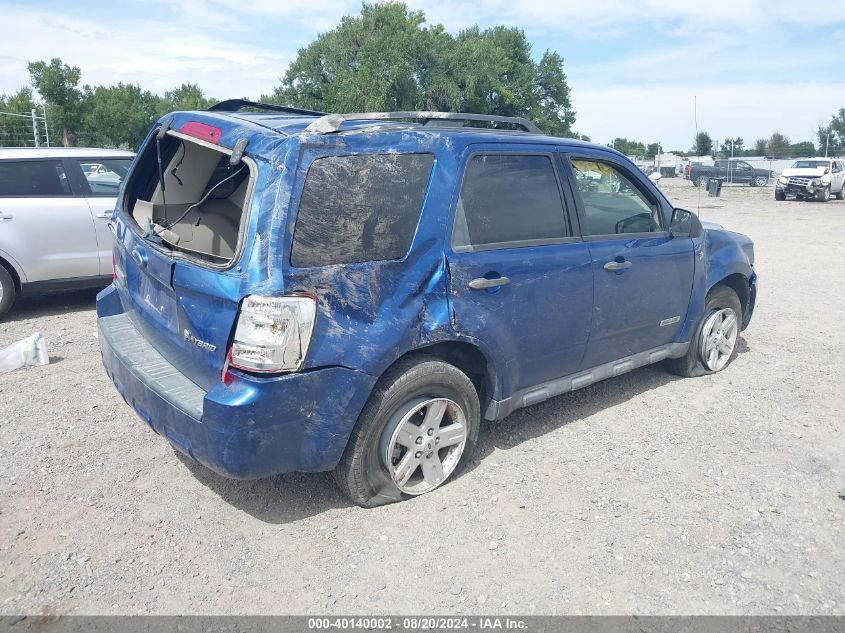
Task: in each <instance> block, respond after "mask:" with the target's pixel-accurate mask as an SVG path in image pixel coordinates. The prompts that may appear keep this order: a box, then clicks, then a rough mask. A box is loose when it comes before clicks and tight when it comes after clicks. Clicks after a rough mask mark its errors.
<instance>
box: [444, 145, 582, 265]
mask: <svg viewBox="0 0 845 633" xmlns="http://www.w3.org/2000/svg"><path fill="white" fill-rule="evenodd" d="M499 147H504V149H500V148H499ZM499 147H497V146H486V145H484V146H470V147H469V148H468V150H467V151H466V152H465V153H464V155H463V157H462V158H461V164H460V167H459V170H458V176H457V178H456V179H455V190H454V192H453V195H452V201H451V202H450V204H449V216H448V217H449V230H448V234H447V235H446V247H447V249H448V252H449V253H455V254H457V253H480V252H484V251H495V250H505V249H512V248H528V247H532V246H553V245H557V244H571V243H574V242H581V241H583V240H582V239H581V232H580V226H579V225H578V224H577V221H575V222H574V221H573V217H574V214H573V213H572V212H571V210H570V209H573V208H574V206H573V205H574V200H572V197H571V194H570V193H569V192H568V191H567V188H566V187H564V183H565V182H566V176H565V175H564V174H562V173H561V169H560V164H559V161H558V159H557V155H558V153H557V151H556V149H557V148H556V146H552V145H550V146H547V147H543V148H540V147H537V146H528V147H525V148H524V149H523V148H521V147H519V146H515V145H510V146H499ZM490 155H495V156H544V157H546V158H548V159H549V163H550V164H551V167H552V172H553V173H554V175H555V179H556V180H557V187H558V195H559V196H560V206H561V210H562V211H563V219H564V222H565V224H566V226H567V229H568V232H569V235H568V236H567V237H559V238H540V239H533V240H513V241H508V242H496V243H491V244H481V245H473V244H468V245H466V246H455V245H454V244H453V237H454V234H455V225H456V223H457V221H458V203H459V201H460V197H461V190H462V189H463V185H464V178H465V177H466V170H467V167H468V166H469V164H470V162H471V161H472V160H473V159H474V158H475V157H476V156H490Z"/></svg>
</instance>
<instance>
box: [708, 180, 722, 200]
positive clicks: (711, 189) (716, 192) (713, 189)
mask: <svg viewBox="0 0 845 633" xmlns="http://www.w3.org/2000/svg"><path fill="white" fill-rule="evenodd" d="M721 193H722V179H721V178H708V179H707V195H708V196H710V197H711V198H718V197H719V196H720V195H721Z"/></svg>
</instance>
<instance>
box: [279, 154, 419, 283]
mask: <svg viewBox="0 0 845 633" xmlns="http://www.w3.org/2000/svg"><path fill="white" fill-rule="evenodd" d="M433 165H434V156H432V155H431V154H369V155H361V156H329V157H326V158H318V159H317V160H315V161H314V162H313V163H312V164H311V167H310V169H309V170H308V175H307V176H306V178H305V185H304V188H303V190H302V198H301V200H300V203H299V212H298V213H297V216H296V225H295V227H294V232H293V248H292V250H291V264H293V265H294V266H296V267H298V268H308V267H312V266H329V265H332V264H350V263H353V262H367V261H379V260H388V259H400V258H402V257H404V256H405V255H406V254H407V252H408V250H409V249H410V247H411V241H412V240H413V238H414V233H415V232H416V228H417V223H418V221H419V217H420V211H421V209H422V204H423V200H424V199H425V192H426V189H427V186H428V181H429V179H430V177H431V169H432V166H433Z"/></svg>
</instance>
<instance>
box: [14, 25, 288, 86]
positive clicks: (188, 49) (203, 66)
mask: <svg viewBox="0 0 845 633" xmlns="http://www.w3.org/2000/svg"><path fill="white" fill-rule="evenodd" d="M52 57H61V58H62V60H63V61H64V62H65V63H67V64H71V65H75V66H79V67H80V68H82V72H83V75H82V82H83V83H88V84H91V85H97V84H111V83H117V82H118V81H122V82H125V83H138V84H141V86H142V87H144V88H148V89H150V90H153V91H155V92H163V91H164V90H167V89H170V88H172V87H174V86H176V85H179V84H181V83H183V82H194V83H198V84H200V85H201V86H202V87H203V88H204V89H205V91H206V92H207V93H209V94H211V95H213V96H218V97H221V98H224V97H231V96H238V97H240V96H246V95H250V96H254V97H258V96H259V94H260V93H261V91H265V92H269V90H270V89H271V88H272V87H273V86H274V85H275V84H276V83H278V78H279V76H281V75H282V74H283V73H284V70H285V68H287V66H288V64H289V63H290V61H291V59H292V56H291V55H288V54H286V53H283V52H281V53H280V52H277V51H269V50H267V49H265V48H262V47H258V46H252V45H249V44H240V43H237V42H233V41H226V40H225V39H222V38H220V37H215V36H214V35H213V34H207V33H205V32H204V31H203V30H202V29H199V28H196V26H195V25H191V26H190V27H186V26H185V25H184V24H180V23H178V22H174V21H172V20H161V21H155V20H149V19H143V20H131V21H129V20H126V21H123V22H115V21H109V22H108V23H106V22H105V21H102V22H100V21H96V20H95V19H93V18H78V17H74V16H70V15H67V14H58V13H56V12H55V11H51V12H46V11H36V10H30V9H16V10H14V11H12V12H9V11H6V12H5V20H4V38H3V43H2V47H1V48H0V60H2V64H0V92H5V93H8V92H12V91H15V90H17V89H18V88H20V87H21V86H23V85H26V84H27V82H28V79H29V77H28V75H27V71H26V64H27V62H28V61H35V60H47V59H50V58H52Z"/></svg>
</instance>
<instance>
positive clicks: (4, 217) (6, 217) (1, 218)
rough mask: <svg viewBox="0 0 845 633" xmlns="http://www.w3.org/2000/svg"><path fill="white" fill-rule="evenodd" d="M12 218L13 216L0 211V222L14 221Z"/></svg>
mask: <svg viewBox="0 0 845 633" xmlns="http://www.w3.org/2000/svg"><path fill="white" fill-rule="evenodd" d="M14 217H15V216H13V215H11V214H10V213H4V212H3V211H0V222H3V221H5V220H12V219H14Z"/></svg>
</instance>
